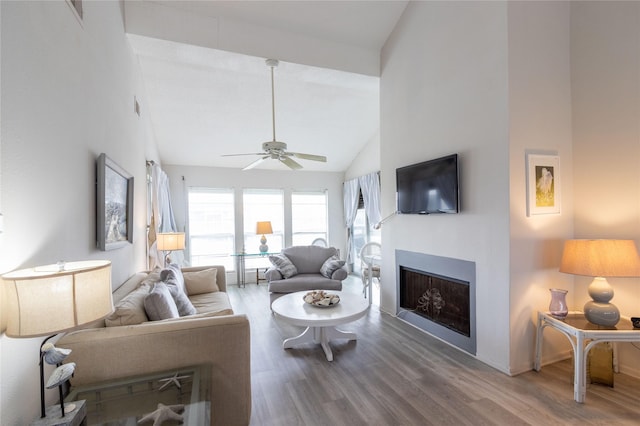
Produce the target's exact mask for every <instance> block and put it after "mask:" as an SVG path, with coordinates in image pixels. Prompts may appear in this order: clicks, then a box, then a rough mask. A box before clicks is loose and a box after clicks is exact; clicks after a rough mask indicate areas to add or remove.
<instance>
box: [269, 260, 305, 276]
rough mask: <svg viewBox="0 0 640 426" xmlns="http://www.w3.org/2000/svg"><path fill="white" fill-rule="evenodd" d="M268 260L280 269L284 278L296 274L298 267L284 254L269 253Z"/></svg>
mask: <svg viewBox="0 0 640 426" xmlns="http://www.w3.org/2000/svg"><path fill="white" fill-rule="evenodd" d="M269 261H270V262H271V263H272V264H273V266H275V267H276V268H277V269H278V271H280V273H281V274H282V276H283V277H284V278H291V277H293V276H295V275H298V269H297V268H296V266H295V265H294V264H293V263H291V260H289V258H288V257H287V256H286V255H284V254H274V255H271V256H269Z"/></svg>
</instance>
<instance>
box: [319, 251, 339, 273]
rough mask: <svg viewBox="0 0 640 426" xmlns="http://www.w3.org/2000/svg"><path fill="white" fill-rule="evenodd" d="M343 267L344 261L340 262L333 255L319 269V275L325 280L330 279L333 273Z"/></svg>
mask: <svg viewBox="0 0 640 426" xmlns="http://www.w3.org/2000/svg"><path fill="white" fill-rule="evenodd" d="M343 266H344V260H340V258H339V257H338V256H336V255H335V254H334V255H333V256H331V257H330V258H328V259H327V260H325V261H324V263H323V264H322V266H321V267H320V273H321V274H322V276H323V277H325V278H331V276H332V275H333V273H334V272H335V271H337V270H338V269H340V268H342V267H343Z"/></svg>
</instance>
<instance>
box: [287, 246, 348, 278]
mask: <svg viewBox="0 0 640 426" xmlns="http://www.w3.org/2000/svg"><path fill="white" fill-rule="evenodd" d="M282 254H284V255H285V256H287V258H288V259H289V260H291V263H293V264H294V265H295V267H296V269H297V270H298V273H299V274H319V273H320V268H321V267H322V264H323V263H324V261H325V260H327V259H328V258H330V257H331V256H333V255H337V254H338V250H337V249H336V248H335V247H320V246H293V247H287V248H285V249H284V250H282Z"/></svg>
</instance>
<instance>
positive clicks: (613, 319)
mask: <svg viewBox="0 0 640 426" xmlns="http://www.w3.org/2000/svg"><path fill="white" fill-rule="evenodd" d="M584 316H585V318H586V319H587V320H589V322H591V323H593V324H596V325H602V326H605V327H613V326H614V325H616V324H617V323H618V321H620V311H619V310H618V308H617V307H616V306H615V305H614V304H612V303H598V302H594V301H590V302H587V303H585V305H584Z"/></svg>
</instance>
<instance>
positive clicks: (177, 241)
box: [156, 232, 184, 265]
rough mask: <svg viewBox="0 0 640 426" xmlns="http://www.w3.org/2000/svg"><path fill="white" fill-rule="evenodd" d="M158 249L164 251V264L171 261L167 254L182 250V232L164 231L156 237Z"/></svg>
mask: <svg viewBox="0 0 640 426" xmlns="http://www.w3.org/2000/svg"><path fill="white" fill-rule="evenodd" d="M156 241H157V243H158V250H160V251H164V252H166V254H165V256H164V264H165V265H168V264H169V263H171V258H170V257H169V254H170V253H171V252H172V251H175V250H184V232H164V233H160V234H158V237H157V240H156Z"/></svg>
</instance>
